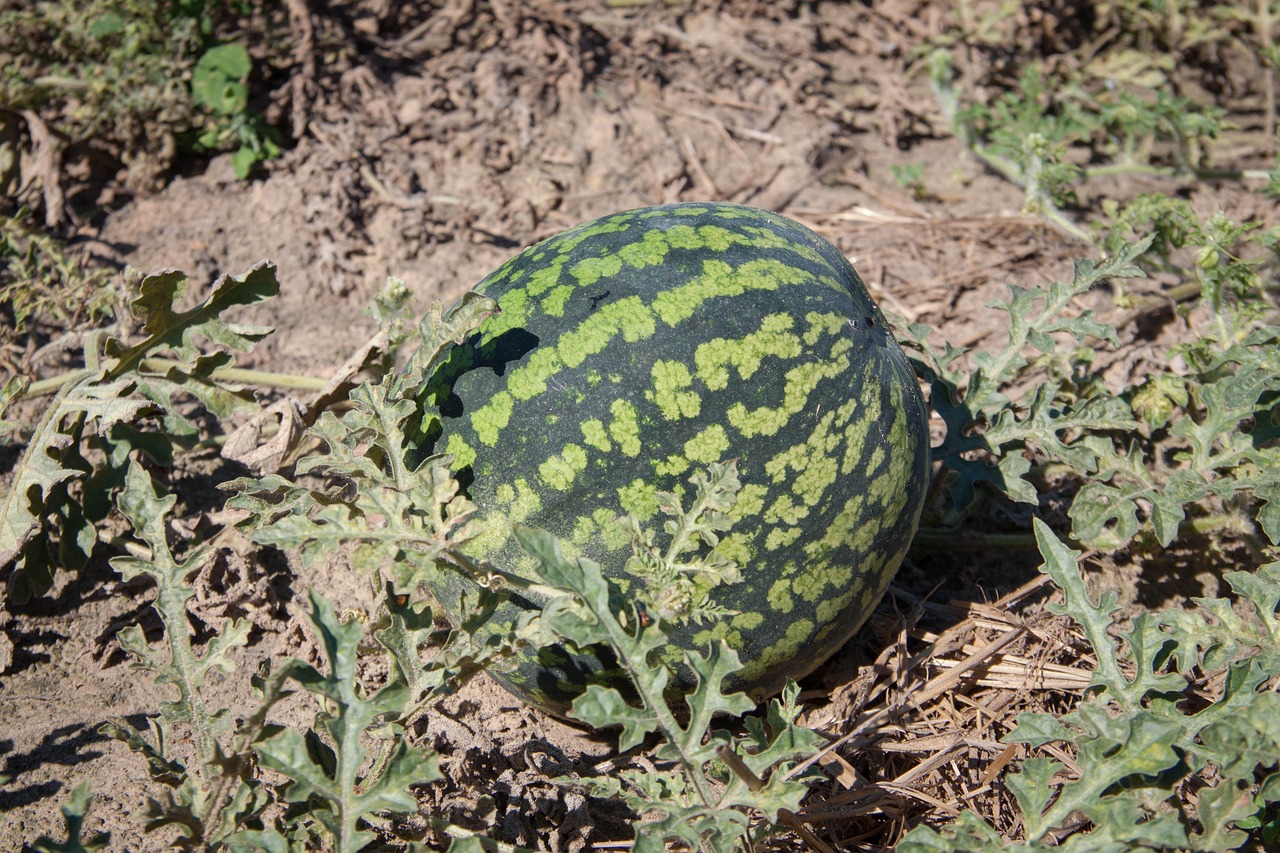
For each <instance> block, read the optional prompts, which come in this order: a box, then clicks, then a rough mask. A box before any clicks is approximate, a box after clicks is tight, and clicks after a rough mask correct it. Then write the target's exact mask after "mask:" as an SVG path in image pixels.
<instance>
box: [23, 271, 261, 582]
mask: <svg viewBox="0 0 1280 853" xmlns="http://www.w3.org/2000/svg"><path fill="white" fill-rule="evenodd" d="M186 289H187V279H186V277H185V276H184V275H183V274H182V273H179V272H176V271H169V272H165V273H161V274H159V275H152V276H147V277H145V278H143V279H142V280H141V281H140V282H139V283H138V284H137V292H136V295H135V297H134V299H133V300H132V302H131V303H130V309H131V310H132V312H133V315H134V319H135V320H136V321H137V322H138V323H139V324H140V325H141V328H142V331H143V333H144V337H143V339H142V340H141V341H138V342H136V343H127V342H125V341H123V340H120V339H116V338H112V337H109V336H107V335H105V334H104V333H101V332H98V333H94V334H91V335H89V336H88V338H87V341H86V345H85V350H84V361H85V365H86V366H85V368H84V369H83V370H81V371H79V372H77V373H75V374H72V375H70V376H68V377H66V378H65V381H64V382H63V383H62V385H61V387H60V388H59V390H58V393H57V395H56V396H55V397H54V398H53V400H52V401H51V403H50V404H49V405H48V407H47V408H46V409H45V411H44V414H43V415H42V417H41V418H40V421H39V422H38V423H37V424H36V426H35V428H34V431H33V432H32V434H31V437H30V439H29V441H28V444H27V449H26V452H25V453H24V454H23V457H22V459H21V461H20V462H19V463H18V466H17V468H16V469H15V471H14V475H13V477H14V479H13V485H12V487H11V488H10V489H9V490H8V491H7V492H6V493H5V495H4V497H3V500H2V501H0V566H3V565H7V564H9V563H10V562H13V563H14V564H15V568H14V571H13V573H12V574H11V575H10V576H9V584H8V593H7V598H9V599H12V600H14V601H16V602H19V603H21V602H23V601H26V600H28V599H29V598H31V597H32V596H35V595H41V594H43V593H44V591H45V590H47V589H48V588H49V585H50V584H51V583H52V581H53V570H54V568H56V567H57V566H58V565H59V564H61V565H69V566H71V567H74V566H75V565H79V564H83V562H84V560H85V559H87V557H88V551H89V550H91V549H92V547H93V545H94V543H95V542H96V541H97V536H96V534H95V533H94V532H93V530H92V527H91V525H89V524H87V522H88V521H98V520H101V518H102V517H103V516H104V515H105V511H103V512H94V511H92V510H91V509H90V508H89V507H88V505H87V503H88V501H90V500H95V501H97V502H99V503H100V504H101V505H103V507H104V508H105V506H106V505H109V503H110V498H111V495H113V494H114V493H115V492H116V491H118V490H119V489H120V488H122V487H123V483H124V476H125V475H124V466H125V464H126V460H127V459H128V456H129V453H128V451H129V450H131V449H134V447H132V446H131V445H132V441H131V438H137V439H139V448H138V449H144V450H145V451H146V452H147V453H148V455H150V456H152V458H159V457H166V458H167V457H169V456H170V455H171V453H172V446H173V445H174V444H175V443H183V442H187V441H189V440H190V439H191V438H192V437H194V436H195V435H196V433H197V427H196V424H195V422H194V421H193V420H192V419H191V418H190V416H189V415H188V414H187V413H186V412H185V411H184V408H183V407H182V406H180V405H179V404H178V403H176V402H175V395H190V396H191V397H194V398H195V399H197V400H199V401H200V402H201V403H202V404H203V405H204V406H205V408H206V409H207V410H208V411H209V412H210V413H211V414H213V415H215V416H217V417H218V418H225V417H227V416H229V415H230V414H231V413H233V412H235V411H240V410H242V409H247V408H252V407H253V406H255V405H256V404H255V403H254V401H253V396H252V394H251V393H249V392H248V391H246V390H244V389H242V388H240V387H239V386H236V385H233V384H231V383H229V382H227V381H226V380H225V379H222V378H220V377H219V376H218V375H217V373H216V372H217V371H219V370H222V369H225V368H227V367H230V366H231V364H232V363H233V361H234V357H233V355H232V353H231V352H230V351H239V352H245V351H247V350H249V349H251V348H252V346H253V345H254V343H255V342H257V341H258V340H260V339H261V338H262V337H263V336H265V335H266V334H267V333H268V332H269V331H270V329H269V328H266V327H255V326H243V325H237V324H233V323H230V322H228V321H226V320H224V319H223V318H222V314H223V313H224V312H225V311H227V310H228V309H230V308H232V307H235V306H245V305H253V304H255V303H258V302H261V301H263V300H265V299H269V298H271V297H272V296H274V295H275V294H276V293H277V291H278V289H279V287H278V285H277V283H276V272H275V267H274V266H272V265H271V264H268V263H261V264H258V265H257V266H255V267H254V268H253V269H251V270H249V271H248V272H247V273H245V274H244V275H240V276H222V277H221V278H219V279H218V280H217V281H216V282H215V283H214V285H213V288H212V290H211V292H210V294H209V295H208V297H207V298H206V299H205V300H204V301H203V302H201V303H200V304H198V305H196V306H195V307H193V308H190V309H188V310H185V311H180V310H178V309H177V304H178V301H179V300H180V299H181V298H182V296H183V294H184V293H185V291H186ZM199 342H203V346H205V347H206V349H204V350H202V349H201V348H200V347H201V344H200V343H199ZM209 345H212V348H211V349H212V351H210V348H209ZM4 393H5V395H6V397H5V399H6V401H9V400H12V399H14V398H16V396H17V395H18V393H19V389H18V388H17V386H13V385H8V386H6V389H5V392H4ZM153 414H158V415H159V417H160V419H161V422H162V425H163V429H162V430H161V431H159V432H153V433H146V434H145V435H147V436H149V437H150V438H149V439H144V438H142V436H143V435H144V434H143V433H141V431H139V430H136V429H132V426H133V425H134V424H136V423H137V421H138V420H139V419H140V418H143V417H144V416H150V415H153ZM126 428H128V429H126ZM130 430H132V431H130ZM103 440H106V443H107V444H108V445H109V446H110V445H118V446H117V447H110V449H109V452H107V453H105V454H104V458H102V459H100V460H98V461H95V462H93V463H91V462H89V461H88V459H87V458H86V457H85V455H84V453H83V452H82V450H83V445H84V443H86V442H98V443H99V446H101V442H102V441H103ZM157 444H159V445H162V447H160V448H159V449H157V448H156V446H155V445H157ZM77 481H79V482H81V483H89V482H92V483H93V484H94V485H95V486H96V487H97V488H93V489H90V488H84V489H82V490H81V491H83V492H84V493H85V494H86V495H87V497H86V498H85V500H86V506H85V507H83V510H84V511H83V512H80V509H81V508H76V509H72V508H70V507H69V505H68V499H67V498H66V494H67V487H68V486H69V485H71V484H72V483H73V482H77ZM103 487H105V489H104V488H103ZM88 495H92V498H91V497H88ZM68 533H70V535H68Z"/></svg>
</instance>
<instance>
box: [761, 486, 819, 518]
mask: <svg viewBox="0 0 1280 853" xmlns="http://www.w3.org/2000/svg"><path fill="white" fill-rule="evenodd" d="M808 516H809V508H808V507H807V506H805V505H804V504H798V503H796V501H795V498H793V497H792V496H791V495H790V494H787V493H785V492H784V493H783V494H780V495H778V497H776V498H775V499H774V501H773V503H772V504H770V505H769V508H768V509H766V510H765V511H764V520H765V522H766V523H767V524H787V525H796V524H799V523H800V522H801V521H803V520H804V519H805V518H807V517H808Z"/></svg>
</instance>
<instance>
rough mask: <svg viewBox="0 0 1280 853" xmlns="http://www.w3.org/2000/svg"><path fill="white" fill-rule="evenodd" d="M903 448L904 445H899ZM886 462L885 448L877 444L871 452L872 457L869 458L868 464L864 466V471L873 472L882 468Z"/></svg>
mask: <svg viewBox="0 0 1280 853" xmlns="http://www.w3.org/2000/svg"><path fill="white" fill-rule="evenodd" d="M897 446H898V447H901V446H902V445H897ZM883 462H884V447H883V446H881V445H879V444H877V445H876V446H875V447H874V448H872V450H871V455H870V456H868V457H867V464H866V465H864V466H863V470H865V471H867V472H871V471H874V470H876V469H877V468H879V467H880V465H881V463H883Z"/></svg>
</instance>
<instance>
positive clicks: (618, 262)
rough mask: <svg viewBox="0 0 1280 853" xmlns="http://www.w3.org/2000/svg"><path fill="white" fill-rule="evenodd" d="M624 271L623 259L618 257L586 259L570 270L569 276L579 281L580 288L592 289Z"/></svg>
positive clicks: (607, 256) (606, 256)
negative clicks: (598, 282)
mask: <svg viewBox="0 0 1280 853" xmlns="http://www.w3.org/2000/svg"><path fill="white" fill-rule="evenodd" d="M621 270H622V259H621V258H619V257H618V256H617V255H605V256H604V257H601V258H584V259H583V260H581V261H578V262H577V263H576V264H574V265H573V266H572V267H570V268H569V275H571V276H573V277H574V278H575V279H577V280H578V286H579V287H590V286H591V285H593V284H595V283H596V282H597V281H599V280H600V279H602V278H611V277H613V276H615V275H617V274H618V273H619V272H620V271H621Z"/></svg>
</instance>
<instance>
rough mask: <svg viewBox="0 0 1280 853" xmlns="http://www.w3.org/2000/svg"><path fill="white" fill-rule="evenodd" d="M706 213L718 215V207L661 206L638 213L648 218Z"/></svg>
mask: <svg viewBox="0 0 1280 853" xmlns="http://www.w3.org/2000/svg"><path fill="white" fill-rule="evenodd" d="M708 213H714V214H716V215H720V213H721V212H720V210H718V209H712V208H710V207H702V206H701V205H698V206H694V205H688V206H682V207H677V208H674V209H670V210H666V209H661V208H659V209H654V210H651V211H649V212H648V213H642V214H640V215H641V216H643V217H646V218H648V217H652V216H703V215H705V214H708Z"/></svg>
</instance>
